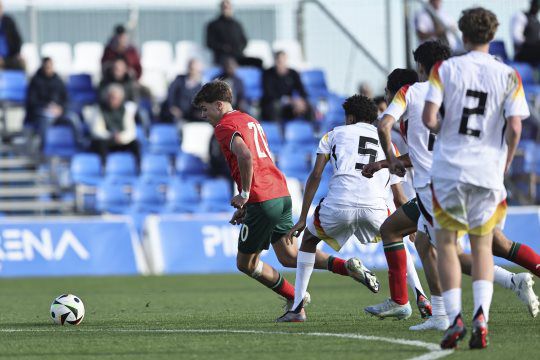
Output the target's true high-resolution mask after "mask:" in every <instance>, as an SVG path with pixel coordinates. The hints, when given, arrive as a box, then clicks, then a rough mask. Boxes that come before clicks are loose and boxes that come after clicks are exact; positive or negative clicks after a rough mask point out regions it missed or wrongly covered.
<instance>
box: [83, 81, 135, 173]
mask: <svg viewBox="0 0 540 360" xmlns="http://www.w3.org/2000/svg"><path fill="white" fill-rule="evenodd" d="M136 113H137V105H136V104H135V103H133V102H131V101H125V93H124V88H123V87H122V86H121V85H118V84H111V85H109V86H108V87H107V90H106V101H105V103H103V104H101V105H99V109H98V111H96V113H95V114H94V116H93V117H92V119H91V120H90V135H91V137H92V143H91V146H90V147H91V149H92V151H94V152H96V153H98V154H99V155H100V157H101V161H102V162H103V163H104V162H105V159H106V158H107V154H109V153H110V152H114V151H130V152H132V153H133V155H135V158H136V159H137V162H138V161H139V160H140V149H139V143H138V141H137V130H136V123H135V116H136Z"/></svg>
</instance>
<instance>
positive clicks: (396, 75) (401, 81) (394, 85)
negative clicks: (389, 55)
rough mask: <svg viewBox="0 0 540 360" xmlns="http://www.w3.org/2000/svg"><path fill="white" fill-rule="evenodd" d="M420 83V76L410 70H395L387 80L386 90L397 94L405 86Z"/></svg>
mask: <svg viewBox="0 0 540 360" xmlns="http://www.w3.org/2000/svg"><path fill="white" fill-rule="evenodd" d="M415 82H418V74H417V73H416V71H414V70H410V69H394V71H392V72H391V73H390V75H388V78H387V80H386V89H387V90H388V91H390V92H391V93H393V94H395V93H397V91H398V90H399V89H401V87H402V86H404V85H411V84H414V83H415Z"/></svg>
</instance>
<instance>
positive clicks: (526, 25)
mask: <svg viewBox="0 0 540 360" xmlns="http://www.w3.org/2000/svg"><path fill="white" fill-rule="evenodd" d="M539 9H540V0H531V5H530V7H529V11H527V12H522V11H520V12H519V13H517V14H515V15H514V16H513V17H512V21H511V25H510V27H511V32H512V40H513V42H514V51H515V56H514V59H515V60H516V61H522V62H527V63H530V64H531V65H533V66H536V65H537V64H539V63H540V22H539V21H538V10H539Z"/></svg>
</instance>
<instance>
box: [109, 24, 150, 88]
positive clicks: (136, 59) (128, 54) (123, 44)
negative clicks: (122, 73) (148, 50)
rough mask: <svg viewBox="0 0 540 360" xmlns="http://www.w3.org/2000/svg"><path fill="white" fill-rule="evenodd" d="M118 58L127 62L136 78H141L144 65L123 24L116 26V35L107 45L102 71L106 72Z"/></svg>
mask: <svg viewBox="0 0 540 360" xmlns="http://www.w3.org/2000/svg"><path fill="white" fill-rule="evenodd" d="M116 59H123V60H124V61H125V62H126V65H127V68H128V72H129V74H130V75H131V76H133V77H134V79H136V80H139V79H140V78H141V75H142V67H141V58H140V56H139V52H138V51H137V49H136V48H135V46H134V45H132V44H131V42H130V39H129V34H128V32H127V30H126V28H125V27H124V26H123V25H117V26H116V27H115V28H114V35H113V36H112V37H111V39H110V40H109V42H108V43H107V45H106V46H105V50H104V51H103V57H102V58H101V68H102V72H103V73H105V72H106V71H107V69H108V68H109V67H112V65H113V63H114V61H115V60H116Z"/></svg>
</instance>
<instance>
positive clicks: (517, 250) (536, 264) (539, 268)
mask: <svg viewBox="0 0 540 360" xmlns="http://www.w3.org/2000/svg"><path fill="white" fill-rule="evenodd" d="M507 259H508V260H510V261H512V262H514V263H516V264H518V265H520V266H523V267H524V268H525V269H527V270H529V271H530V272H532V273H533V274H534V275H536V276H539V277H540V255H538V254H537V253H536V252H535V251H534V250H533V249H531V248H530V247H529V246H527V245H525V244H520V243H517V242H514V243H512V247H511V248H510V252H509V253H508V256H507Z"/></svg>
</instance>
